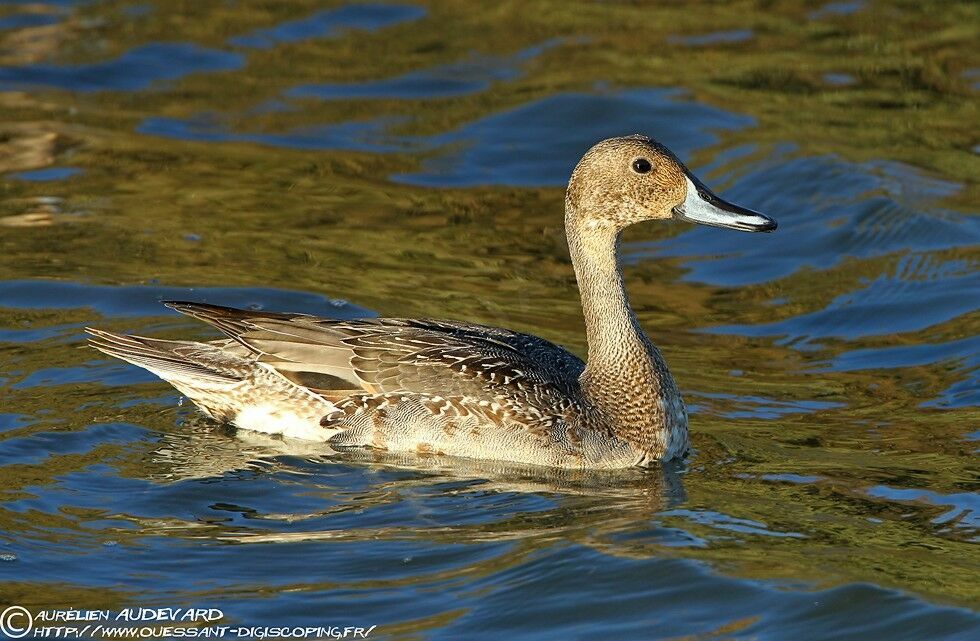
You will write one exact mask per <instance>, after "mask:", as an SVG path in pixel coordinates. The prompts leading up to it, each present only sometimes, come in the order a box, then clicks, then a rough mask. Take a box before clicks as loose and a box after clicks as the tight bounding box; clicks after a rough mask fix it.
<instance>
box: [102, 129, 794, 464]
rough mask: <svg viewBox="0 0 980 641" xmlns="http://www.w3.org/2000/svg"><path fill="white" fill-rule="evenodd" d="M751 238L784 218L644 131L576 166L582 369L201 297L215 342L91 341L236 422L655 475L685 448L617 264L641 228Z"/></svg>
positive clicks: (183, 306) (183, 307)
mask: <svg viewBox="0 0 980 641" xmlns="http://www.w3.org/2000/svg"><path fill="white" fill-rule="evenodd" d="M671 219H673V220H682V221H687V222H691V223H697V224H701V225H709V226H714V227H722V228H728V229H734V230H738V231H746V232H771V231H773V230H775V229H776V222H775V221H774V220H773V219H772V218H770V217H769V216H766V215H764V214H761V213H759V212H757V211H753V210H751V209H746V208H744V207H741V206H738V205H735V204H733V203H730V202H727V201H725V200H723V199H722V198H720V197H719V196H717V195H716V194H714V193H713V192H712V191H711V190H710V189H709V188H708V187H707V186H705V184H704V183H703V182H701V181H700V180H699V179H698V178H697V177H696V176H695V175H694V174H693V173H692V172H691V171H690V170H689V169H688V168H687V167H686V166H685V165H684V163H682V162H681V161H680V160H679V159H678V158H677V156H676V155H674V154H673V153H672V152H671V151H670V150H669V149H668V148H667V147H665V146H664V145H663V144H661V143H659V142H658V141H656V140H655V139H653V138H650V137H647V136H644V135H640V134H635V135H631V136H623V137H617V138H610V139H607V140H603V141H601V142H599V143H597V144H596V145H595V146H593V147H592V148H591V149H589V150H588V151H587V152H586V153H585V155H584V156H583V157H582V158H581V160H580V161H579V162H578V164H577V165H576V166H575V168H574V170H573V171H572V174H571V177H570V179H569V182H568V187H567V190H566V194H565V235H566V238H567V241H568V247H569V252H570V255H571V260H572V266H573V269H574V272H575V277H576V281H577V283H578V288H579V293H580V296H581V303H582V312H583V316H584V319H585V333H586V338H587V342H588V354H587V358H586V360H585V361H583V360H582V359H580V358H579V357H578V356H576V355H574V354H572V353H571V352H570V351H568V350H566V349H565V348H563V347H560V346H558V345H555V344H554V343H551V342H549V341H547V340H544V339H542V338H538V337H536V336H533V335H530V334H524V333H520V332H515V331H510V330H507V329H502V328H497V327H490V326H486V325H477V324H472V323H466V322H460V321H451V320H432V319H406V318H364V319H355V320H337V319H330V318H321V317H317V316H313V315H309V314H299V313H282V312H266V311H255V310H246V309H236V308H232V307H223V306H219V305H212V304H207V303H202V302H185V301H164V302H163V304H165V305H166V306H167V307H169V308H171V309H173V310H175V311H177V312H180V313H183V314H186V315H188V316H190V317H192V318H195V319H198V320H200V321H203V322H205V323H208V324H209V325H211V326H213V327H214V328H216V329H217V330H219V331H220V332H221V333H222V334H223V335H224V338H221V339H216V340H210V341H186V340H165V339H160V338H150V337H145V336H133V335H123V334H116V333H112V332H108V331H104V330H99V329H94V328H86V331H87V332H88V333H89V334H90V338H89V344H90V345H91V346H92V347H94V348H95V349H97V350H99V351H101V352H103V353H105V354H107V355H109V356H113V357H116V358H119V359H122V360H124V361H127V362H129V363H132V364H134V365H137V366H139V367H142V368H144V369H146V370H148V371H150V372H152V373H153V374H155V375H157V376H158V377H160V378H162V379H164V380H165V381H167V382H169V383H170V384H171V385H173V386H174V387H175V388H176V389H177V390H178V391H179V392H180V393H181V394H183V395H185V396H186V397H187V398H189V399H190V400H191V401H193V403H194V404H195V405H196V406H197V407H198V408H199V409H200V410H201V411H202V412H203V413H204V414H205V415H206V416H207V417H209V418H211V419H214V420H216V421H220V422H224V423H229V424H231V425H233V426H235V427H237V428H239V429H244V430H252V431H256V432H265V433H268V434H275V435H281V437H285V438H295V439H306V440H313V441H321V442H325V443H326V444H328V445H329V446H330V447H331V448H332V449H339V450H343V449H348V448H374V449H377V450H383V451H387V452H398V453H403V452H408V453H412V454H415V453H417V454H419V455H425V454H432V455H443V456H448V457H465V458H475V459H491V460H497V461H505V462H512V463H518V464H528V465H535V466H546V467H550V468H574V469H623V468H631V467H641V468H642V467H650V466H653V465H656V464H659V463H662V462H666V461H669V460H671V459H677V458H683V457H685V456H686V455H687V454H688V452H689V450H690V440H689V435H688V417H687V410H686V408H685V405H684V401H683V399H682V398H681V394H680V392H679V391H678V387H677V384H676V382H675V381H674V378H673V377H672V376H671V374H670V371H669V370H668V368H667V363H666V362H665V360H664V358H663V355H662V354H661V353H660V350H658V349H657V347H656V346H654V344H653V343H652V342H651V341H650V339H648V338H647V336H646V334H645V333H644V332H643V329H642V327H641V326H640V323H639V321H638V320H637V317H636V314H635V312H634V311H633V308H632V307H631V306H630V302H629V298H628V297H627V294H626V289H625V285H624V279H623V273H622V270H621V268H620V266H619V263H618V260H617V253H618V249H619V245H620V236H621V233H622V232H623V230H624V229H626V228H627V227H629V226H631V225H634V224H637V223H640V222H644V221H667V220H671Z"/></svg>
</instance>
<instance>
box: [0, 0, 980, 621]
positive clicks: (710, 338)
mask: <svg viewBox="0 0 980 641" xmlns="http://www.w3.org/2000/svg"><path fill="white" fill-rule="evenodd" d="M978 24H980V9H978V6H977V5H976V4H975V3H970V2H963V3H952V2H942V3H940V2H936V3H929V2H925V3H888V2H875V1H873V0H868V1H858V2H832V3H829V4H828V3H821V2H803V1H794V0H787V1H785V2H774V3H768V2H767V3H751V2H750V3H739V4H737V5H732V6H728V5H726V4H724V3H704V4H698V3H671V4H669V5H664V6H653V5H646V6H643V5H640V4H637V5H631V4H620V3H568V2H561V3H554V2H546V1H538V0H528V1H523V0H522V1H519V2H518V1H516V0H515V1H513V2H507V1H505V2H500V3H493V4H492V6H491V5H484V6H479V5H478V4H476V3H459V2H441V1H438V0H434V1H433V2H431V3H416V4H406V3H392V4H361V5H343V4H338V3H334V2H319V3H316V2H304V1H297V2H290V3H269V2H250V1H244V0H239V1H237V2H213V3H212V2H200V3H198V2H193V3H192V2H163V1H160V2H139V3H132V2H123V1H106V2H95V1H93V2H47V3H46V2H44V1H43V0H39V1H38V2H32V3H24V2H12V3H0V113H2V118H0V176H2V182H0V185H2V192H0V249H2V251H0V497H2V498H0V501H2V503H0V580H2V583H0V602H2V603H4V604H19V605H22V606H24V607H27V608H29V609H32V610H42V609H58V608H67V607H74V608H81V609H111V610H118V609H119V608H122V607H126V606H146V607H215V608H220V609H221V610H222V612H223V613H224V615H225V621H226V622H235V623H240V624H247V625H253V626H255V625H270V626H272V625H279V626H282V625H304V626H305V625H324V626H326V625H342V626H343V625H358V626H364V627H367V626H371V625H377V626H378V627H377V629H376V630H375V632H374V633H373V637H372V638H386V639H387V638H390V639H484V638H485V639H500V638H520V639H559V638H561V639H565V638H568V639H573V638H576V639H585V638H616V639H654V638H655V639H679V638H685V639H687V638H737V639H774V640H775V639H831V638H832V639H964V640H965V639H975V638H978V636H980V616H978V615H977V610H978V608H980V590H978V587H977V586H978V584H980V582H978V572H980V562H978V559H980V556H978V548H977V543H978V525H980V499H978V495H977V493H976V491H977V475H978V469H977V465H976V461H977V459H976V455H977V451H978V441H980V411H978V405H980V356H978V354H980V338H978V330H980V314H978V311H977V310H978V301H980V270H978V263H980V252H978V246H980V217H978V207H977V202H978V200H977V196H978V193H980V192H978V185H980V181H978V180H977V176H978V175H980V159H978V156H977V152H978V144H980V139H978V131H977V127H976V123H977V122H978V121H980V117H978V113H977V109H976V105H977V91H978V84H977V80H976V79H977V74H978V70H980V59H978V57H977V53H976V52H977V50H976V41H977V37H978V35H980V34H978ZM634 132H643V133H647V134H650V135H653V136H655V137H657V138H659V139H660V140H662V141H663V142H665V143H666V144H667V145H669V146H670V147H671V148H672V149H674V150H675V151H676V152H677V153H678V155H680V156H681V157H682V158H683V159H685V161H687V162H688V164H689V165H690V166H691V167H692V168H693V169H694V170H695V171H697V172H698V173H699V174H700V175H701V176H702V177H703V178H704V179H705V180H706V181H707V182H708V183H709V184H711V185H713V186H714V187H716V188H717V189H718V190H719V191H720V192H722V193H724V194H725V195H726V196H727V197H729V198H730V199H732V200H734V201H736V202H739V203H743V204H745V205H747V206H750V207H753V208H756V209H759V210H762V211H765V212H767V213H769V214H771V215H772V216H774V217H775V218H777V219H778V220H779V223H780V227H779V230H778V232H777V233H775V234H769V235H748V234H738V233H735V232H726V231H723V230H717V229H712V228H693V227H690V226H687V225H683V224H673V225H656V224H649V225H646V226H642V227H640V228H637V229H633V230H630V231H629V232H628V233H627V235H626V238H625V242H624V246H623V256H622V259H623V261H624V263H625V265H626V278H627V284H628V289H629V291H630V294H631V297H632V300H633V303H634V306H635V308H636V309H637V312H638V315H639V317H640V320H641V322H642V324H643V326H644V328H645V329H646V330H647V332H648V333H649V334H650V336H651V337H652V338H653V339H654V341H655V342H656V343H657V344H658V345H660V346H661V348H662V350H663V352H664V354H665V356H666V358H667V360H668V361H669V363H670V364H671V368H672V370H673V372H674V375H675V377H676V378H677V380H678V382H679V384H680V386H681V388H682V390H683V393H684V395H685V398H686V399H687V401H688V404H689V406H690V408H691V411H692V416H691V428H692V438H693V442H694V446H695V448H696V451H695V453H694V455H693V456H692V457H691V458H690V459H689V460H687V461H686V462H684V463H683V464H678V465H672V466H669V467H667V468H664V469H656V470H650V471H646V472H642V473H641V472H633V473H625V474H616V475H606V476H601V475H600V476H594V475H580V474H561V475H559V474H555V473H545V472H542V471H540V470H539V471H535V470H531V469H516V468H513V469H512V468H504V467H501V466H498V465H493V464H478V463H473V462H465V461H450V460H443V459H439V458H431V457H422V458H413V459H394V458H385V457H377V458H376V457H372V456H366V455H359V454H339V455H338V454H336V453H333V452H330V451H327V450H325V449H324V448H323V447H321V446H313V445H309V444H306V445H304V444H303V443H296V442H284V441H280V440H276V439H268V438H259V437H256V436H248V435H245V434H241V433H239V434H237V435H236V434H235V433H234V431H232V430H230V429H228V428H225V427H221V426H216V425H213V424H210V423H208V422H206V421H204V420H202V419H200V418H199V417H198V415H197V414H196V412H195V411H194V410H193V408H192V407H191V406H190V405H189V404H188V403H181V398H180V396H179V394H178V393H177V392H175V391H174V390H173V389H172V388H171V387H169V386H168V385H166V384H165V383H162V382H160V381H159V380H157V379H156V378H155V377H153V376H152V375H150V374H148V373H145V372H143V371H142V370H140V369H137V368H135V367H131V366H129V365H126V364H124V363H121V362H117V361H113V360H108V359H107V358H104V357H102V356H101V355H100V354H97V353H95V352H94V351H92V350H90V349H87V348H84V347H83V334H82V328H83V327H85V326H86V325H95V326H99V327H104V328H108V329H111V330H115V331H133V332H140V333H145V334H150V335H158V336H171V337H178V336H181V337H205V336H211V335H212V334H211V333H209V330H207V329H206V328H203V327H201V326H200V325H199V324H197V323H194V322H193V321H190V320H188V319H186V318H182V317H178V316H177V315H175V314H172V313H169V312H168V311H167V310H166V309H164V308H162V307H161V306H160V305H159V304H158V301H159V300H160V299H163V298H188V299H195V300H204V301H210V302H216V303H224V304H233V305H239V306H255V307H257V308H263V309H281V310H292V311H302V312H309V313H314V314H320V315H325V316H333V317H338V318H351V317H357V316H365V315H376V314H381V315H387V316H430V317H447V318H458V319H466V320H471V321H475V322H482V323H490V324H495V325H502V326H507V327H511V328H514V329H519V330H523V331H530V332H534V333H537V334H540V335H542V336H544V337H546V338H549V339H551V340H554V341H556V342H559V343H562V344H564V345H567V346H568V347H569V348H571V349H573V350H575V351H577V352H578V353H583V351H584V347H585V345H584V335H583V329H582V319H581V312H580V308H579V303H578V298H577V292H576V290H575V287H574V278H573V275H572V272H571V267H570V263H569V259H568V253H567V249H566V246H565V244H564V236H563V231H562V212H561V207H562V198H563V192H562V185H563V184H564V182H565V180H566V179H567V176H568V174H569V171H570V170H571V167H572V166H573V165H574V163H575V162H576V160H577V159H578V158H579V157H580V156H581V154H582V153H583V152H584V151H585V150H586V149H587V148H588V147H589V146H590V145H591V144H592V143H594V142H595V141H596V140H598V139H600V138H603V137H606V136H610V135H621V134H628V133H634Z"/></svg>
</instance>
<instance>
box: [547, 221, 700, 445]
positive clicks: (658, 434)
mask: <svg viewBox="0 0 980 641" xmlns="http://www.w3.org/2000/svg"><path fill="white" fill-rule="evenodd" d="M565 225H566V230H567V232H566V233H567V234H568V245H569V248H570V250H571V255H572V264H573V265H574V267H575V277H576V278H577V279H578V287H579V291H580V292H581V295H582V312H583V314H584V316H585V331H586V335H587V337H588V341H589V358H588V362H587V363H586V366H585V371H584V372H583V373H582V376H581V377H580V379H579V383H580V384H581V386H582V393H583V396H584V397H585V398H587V399H588V400H589V402H590V403H591V404H592V406H593V407H594V408H595V409H596V410H598V412H599V414H598V415H599V417H600V419H599V420H600V422H601V424H602V425H604V426H605V427H606V428H608V429H611V430H612V431H613V432H614V433H615V434H616V435H617V436H618V437H620V438H622V439H623V440H625V441H626V442H628V443H630V444H631V445H632V446H633V447H634V448H636V450H637V451H638V452H640V453H641V456H642V460H652V459H659V458H663V457H667V458H670V457H671V456H673V455H676V454H678V453H681V452H683V450H684V449H685V448H686V447H687V445H686V443H687V417H686V413H685V411H684V406H683V401H681V398H680V394H679V393H678V392H677V386H676V385H675V384H674V381H673V379H672V378H671V376H670V373H669V372H668V371H667V366H666V364H665V363H664V361H663V358H662V357H661V356H660V352H659V351H658V350H657V348H656V347H654V346H653V344H652V343H651V342H650V341H649V339H647V337H646V336H645V335H644V334H643V330H642V329H641V328H640V324H639V322H638V321H637V319H636V314H635V313H634V312H633V309H632V307H630V304H629V300H628V299H627V298H626V289H625V287H624V286H623V274H622V272H621V271H620V269H619V265H618V264H617V261H616V251H617V249H618V246H619V231H618V230H617V229H615V228H614V227H612V226H608V227H604V226H602V225H601V224H599V225H596V224H595V223H593V222H592V221H589V220H587V219H586V220H584V221H583V220H582V219H581V218H579V217H577V216H574V215H566V220H565Z"/></svg>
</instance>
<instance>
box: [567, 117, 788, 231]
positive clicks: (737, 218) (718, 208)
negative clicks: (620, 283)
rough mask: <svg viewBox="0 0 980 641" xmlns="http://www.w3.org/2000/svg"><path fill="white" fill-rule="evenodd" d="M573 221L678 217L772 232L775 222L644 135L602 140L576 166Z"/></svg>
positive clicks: (619, 222) (618, 224) (570, 201)
mask: <svg viewBox="0 0 980 641" xmlns="http://www.w3.org/2000/svg"><path fill="white" fill-rule="evenodd" d="M565 210H566V216H567V217H568V218H569V219H570V222H576V223H578V224H580V225H581V224H585V225H586V226H612V227H614V228H616V229H617V230H620V229H623V228H625V227H627V226H629V225H632V224H634V223H638V222H641V221H644V220H664V219H670V218H673V219H677V220H686V221H688V222H692V223H699V224H701V225H711V226H712V227H726V228H728V229H737V230H738V231H766V232H769V231H773V230H774V229H776V221H775V220H773V219H772V218H769V217H768V216H766V215H764V214H760V213H759V212H756V211H752V210H751V209H746V208H744V207H740V206H738V205H734V204H732V203H730V202H728V201H725V200H722V199H721V198H719V197H718V196H717V195H715V194H714V193H712V191H711V190H710V189H708V188H707V187H706V186H705V184H704V183H703V182H701V181H700V180H699V179H698V178H697V177H696V176H695V175H694V174H692V173H691V172H690V170H688V168H687V167H685V166H684V163H682V162H681V161H680V160H678V159H677V157H676V156H674V154H673V153H671V151H670V150H669V149H667V148H666V147H664V146H663V145H662V144H660V143H659V142H657V141H656V140H654V139H652V138H648V137H646V136H641V135H633V136H625V137H622V138H610V139H608V140H603V141H602V142H600V143H599V144H597V145H595V146H594V147H592V149H590V150H589V151H588V152H586V154H585V156H583V157H582V160H580V161H579V163H578V165H576V167H575V170H574V171H573V172H572V177H571V179H570V180H569V183H568V192H567V194H566V197H565Z"/></svg>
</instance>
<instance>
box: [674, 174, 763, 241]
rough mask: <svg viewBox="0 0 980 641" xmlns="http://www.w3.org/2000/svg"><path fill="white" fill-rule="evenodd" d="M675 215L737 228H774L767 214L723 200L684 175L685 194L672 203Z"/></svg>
mask: <svg viewBox="0 0 980 641" xmlns="http://www.w3.org/2000/svg"><path fill="white" fill-rule="evenodd" d="M674 218H677V219H678V220H686V221H688V222H691V223H698V224H699V225H710V226H712V227H725V228H727V229H737V230H738V231H773V230H774V229H776V221H775V220H773V219H772V218H770V217H769V216H766V215H765V214H760V213H759V212H757V211H752V210H751V209H746V208H745V207H739V206H738V205H733V204H732V203H729V202H726V201H724V200H722V199H721V198H719V197H718V196H716V195H714V194H713V193H711V190H710V189H708V188H707V187H705V186H704V184H702V183H701V181H700V180H698V179H697V178H694V177H692V176H687V197H686V198H685V199H684V202H683V203H681V204H680V205H678V206H676V207H674Z"/></svg>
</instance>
